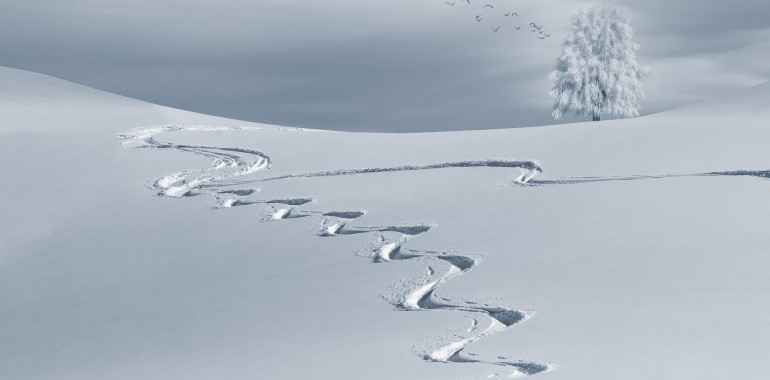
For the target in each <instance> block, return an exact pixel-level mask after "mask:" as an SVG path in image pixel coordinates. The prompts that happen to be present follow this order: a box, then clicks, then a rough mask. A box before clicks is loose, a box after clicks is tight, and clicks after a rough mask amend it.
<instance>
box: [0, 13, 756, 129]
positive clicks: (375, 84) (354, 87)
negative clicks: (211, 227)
mask: <svg viewBox="0 0 770 380" xmlns="http://www.w3.org/2000/svg"><path fill="white" fill-rule="evenodd" d="M445 1H446V0H412V1H407V0H387V1H368V0H366V1H361V0H356V1H353V0H349V1H340V0H328V1H309V0H294V1H292V0H234V1H228V2H222V1H213V0H208V1H203V0H133V1H112V0H37V1H34V2H32V1H26V0H0V65H3V66H9V67H14V68H20V69H26V70H31V71H35V72H40V73H44V74H49V75H54V76H57V77H60V78H64V79H68V80H71V81H74V82H78V83H82V84H85V85H88V86H92V87H96V88H99V89H103V90H106V91H110V92H115V93H119V94H122V95H126V96H130V97H134V98H138V99H142V100H147V101H150V102H154V103H160V104H164V105H168V106H173V107H178V108H183V109H188V110H193V111H197V112H203V113H208V114H215V115H220V116H227V117H233V118H237V119H244V120H250V121H258V122H266V123H273V124H280V125H288V126H301V127H313V128H325V129H341V130H359V131H394V132H409V131H434V130H457V129H482V128H509V127H520V126H533V125H543V124H552V123H553V120H552V119H551V116H550V106H551V100H550V99H549V98H548V96H547V92H548V90H549V87H550V83H549V81H548V79H547V74H548V72H549V71H550V70H551V67H552V65H553V62H554V60H555V59H556V57H557V56H558V55H559V51H560V43H561V40H562V39H563V38H564V36H565V33H566V29H567V26H568V23H569V20H570V17H571V16H572V14H573V13H575V12H576V11H577V10H578V9H579V8H580V7H581V6H582V5H585V4H586V3H584V2H575V1H567V0H537V1H523V0H519V1H512V0H486V1H484V2H481V1H480V0H473V1H471V2H472V3H473V5H471V6H468V5H467V4H461V3H460V1H459V0H458V1H457V2H456V4H455V5H454V6H448V5H446V4H445ZM450 1H451V0H450ZM616 3H619V4H622V5H624V6H625V7H627V8H628V9H629V10H630V11H631V13H632V14H633V19H634V26H635V27H636V29H637V38H636V40H637V42H639V43H640V44H641V47H642V48H641V51H640V56H639V61H640V62H641V63H643V64H647V65H649V66H651V67H652V69H653V71H654V73H653V76H652V77H651V78H650V79H649V80H648V81H647V97H646V98H645V101H644V103H643V106H644V110H643V113H651V112H658V111H661V110H665V109H670V108H674V107H677V106H680V105H684V104H688V103H692V102H695V101H700V100H706V99H709V98H713V97H718V96H720V94H723V93H725V92H727V91H732V90H736V89H739V88H743V87H748V86H751V85H754V84H758V83H761V82H763V81H765V80H767V78H768V76H769V75H768V74H770V66H769V65H767V62H768V60H769V59H770V53H769V52H770V43H769V42H768V41H770V18H768V17H767V15H768V14H770V2H767V1H766V0H741V1H733V2H724V1H715V0H703V1H695V0H690V1H667V0H650V1H642V0H637V1H631V0H622V1H618V2H616ZM483 4H492V5H494V6H495V9H494V11H490V10H489V9H488V8H487V9H486V11H484V9H483V8H482V6H483ZM508 10H513V11H516V12H518V13H519V15H520V17H519V18H518V19H517V18H515V17H507V18H506V17H504V16H502V15H501V14H500V13H502V11H508ZM498 11H500V12H498ZM482 13H483V14H485V15H486V16H485V17H486V18H485V20H484V21H483V22H481V23H478V22H476V21H475V20H474V16H475V15H476V14H482ZM529 22H536V23H537V24H538V25H540V24H542V25H544V27H543V29H544V30H547V31H548V33H551V34H552V36H551V37H550V38H547V39H545V40H539V39H537V38H536V35H535V34H534V33H531V32H529V31H528V30H527V29H528V28H527V25H528V24H529ZM518 25H523V27H522V28H521V30H519V31H516V30H514V29H513V28H512V27H513V26H518ZM496 26H501V29H500V31H499V32H497V33H495V32H493V31H492V30H491V29H490V28H491V27H496Z"/></svg>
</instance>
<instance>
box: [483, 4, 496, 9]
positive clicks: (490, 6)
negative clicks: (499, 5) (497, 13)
mask: <svg viewBox="0 0 770 380" xmlns="http://www.w3.org/2000/svg"><path fill="white" fill-rule="evenodd" d="M486 7H490V8H494V7H493V6H491V5H489V4H487V5H485V6H484V8H486Z"/></svg>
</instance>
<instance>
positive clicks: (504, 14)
mask: <svg viewBox="0 0 770 380" xmlns="http://www.w3.org/2000/svg"><path fill="white" fill-rule="evenodd" d="M510 15H511V12H508V13H503V16H505V17H508V16H510Z"/></svg>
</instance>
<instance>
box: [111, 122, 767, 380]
mask: <svg viewBox="0 0 770 380" xmlns="http://www.w3.org/2000/svg"><path fill="white" fill-rule="evenodd" d="M260 129H261V128H259V127H254V128H249V127H237V128H229V127H208V126H190V127H185V126H160V127H149V128H143V129H139V130H136V131H134V132H132V133H127V134H123V135H120V136H119V139H120V140H123V141H124V142H123V144H136V145H135V147H136V148H146V149H157V150H176V151H182V152H188V153H192V154H196V155H200V156H203V157H206V158H209V159H211V160H212V163H211V165H210V166H209V167H208V168H205V169H197V170H188V171H182V172H178V173H172V174H169V175H166V176H164V177H162V178H159V179H156V180H154V181H151V182H149V183H148V187H149V188H150V189H152V190H154V191H155V192H156V193H157V194H158V195H159V196H165V197H172V198H180V197H188V196H195V195H200V194H208V195H210V196H212V197H214V198H215V199H216V200H217V202H219V203H218V206H217V207H216V208H230V207H235V206H245V205H253V204H261V205H263V206H267V207H268V213H267V215H265V216H264V217H263V219H262V220H263V221H278V220H286V219H298V218H306V217H311V216H315V217H317V218H320V219H321V224H320V226H319V228H318V230H317V232H316V234H317V235H318V236H320V237H340V236H348V235H356V234H372V235H375V236H377V237H378V242H377V244H375V245H374V246H373V247H372V248H371V249H370V250H369V251H368V252H367V256H369V257H370V258H371V259H372V261H373V262H375V263H388V262H393V261H402V260H417V261H420V262H422V263H425V264H426V269H427V273H428V274H427V275H426V276H425V277H424V278H422V279H421V280H420V281H418V283H416V284H411V285H410V286H409V287H407V289H405V290H404V291H403V292H402V293H403V294H397V295H395V296H393V297H391V298H390V299H389V301H390V302H391V303H392V304H393V305H394V307H395V308H396V310H400V311H426V310H452V311H458V312H463V313H466V314H467V315H468V316H469V317H470V320H471V327H470V328H468V329H467V330H466V332H467V334H465V336H462V337H458V338H457V339H454V340H451V341H449V342H443V343H442V342H439V341H435V342H433V343H434V345H435V344H437V345H435V347H432V348H431V349H429V350H425V351H423V352H418V355H419V356H420V357H422V359H424V360H426V361H431V362H440V363H477V364H488V365H495V366H503V367H508V368H510V369H512V370H513V373H511V374H510V377H517V376H527V375H534V374H537V373H542V372H546V371H550V370H553V369H554V368H555V366H553V365H552V364H547V363H540V362H535V361H523V360H509V359H508V357H506V356H495V357H494V358H480V357H479V356H478V355H477V354H474V353H470V352H467V351H468V349H467V348H468V346H469V345H470V344H472V343H473V342H476V341H478V340H480V339H482V338H484V337H487V336H490V335H492V334H495V333H497V332H500V331H504V330H506V329H508V328H510V327H512V326H514V325H517V324H519V323H521V322H524V321H526V320H528V319H530V318H531V317H532V316H533V313H532V312H530V311H523V310H515V309H509V308H505V307H499V306H490V305H489V304H487V303H479V302H474V301H470V300H452V299H450V298H446V297H440V296H438V295H437V293H439V288H440V287H441V285H442V284H445V283H446V282H447V281H449V280H451V279H453V278H455V277H457V276H460V275H462V274H463V273H465V272H468V271H470V270H472V269H473V268H474V267H475V266H476V265H478V259H477V257H474V256H473V255H466V254H458V253H453V252H443V251H420V250H413V249H410V248H408V247H406V243H407V242H408V241H409V239H411V238H414V237H417V236H420V235H422V234H425V233H427V232H429V231H430V230H431V229H433V228H434V227H436V226H435V225H432V224H403V225H385V226H353V225H351V224H350V223H351V221H353V220H355V219H357V218H360V217H362V216H363V215H365V212H363V211H357V210H354V211H308V210H300V209H298V208H297V207H300V206H306V205H307V204H310V203H312V202H313V199H312V198H285V199H272V200H257V199H251V197H252V196H253V195H254V194H256V193H258V192H259V189H258V188H232V187H233V186H242V185H247V184H253V183H258V182H268V181H277V180H288V179H297V178H311V177H328V176H346V175H356V174H371V173H383V172H394V171H415V170H432V169H443V168H453V167H454V168H470V167H495V168H516V169H520V170H521V174H520V175H519V176H518V177H516V178H515V179H514V180H513V183H514V184H516V185H519V186H553V185H571V184H585V183H598V182H611V181H634V180H649V179H664V178H676V177H699V176H745V177H755V178H761V179H770V170H754V171H752V170H734V171H715V172H705V173H684V174H664V175H632V176H608V177H568V178H561V179H553V180H536V179H534V177H535V175H537V174H539V173H541V172H542V168H541V167H540V166H539V165H538V164H537V163H535V162H534V161H517V160H509V159H489V160H469V161H453V162H444V163H435V164H424V165H405V166H395V167H380V168H362V169H344V170H333V171H321V172H311V173H300V174H288V175H282V176H275V177H267V178H261V179H250V180H236V178H237V177H241V176H245V175H249V174H253V173H256V172H258V171H262V170H265V169H269V168H270V166H271V164H272V163H271V160H270V157H269V156H268V155H267V154H265V153H263V152H260V151H257V150H251V149H241V148H234V147H212V146H194V145H182V144H173V143H166V142H159V141H157V140H155V138H154V136H156V135H158V134H160V133H166V132H174V131H195V132H216V131H230V130H260ZM289 130H292V131H294V130H296V129H289ZM442 267H445V268H444V269H443V270H442V269H441V268H442ZM480 318H485V319H486V320H487V322H488V323H482V321H481V319H480ZM439 343H442V344H439ZM490 376H497V374H494V375H490Z"/></svg>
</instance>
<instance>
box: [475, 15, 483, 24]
mask: <svg viewBox="0 0 770 380" xmlns="http://www.w3.org/2000/svg"><path fill="white" fill-rule="evenodd" d="M483 19H484V17H482V16H481V15H476V22H481V20H483Z"/></svg>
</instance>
